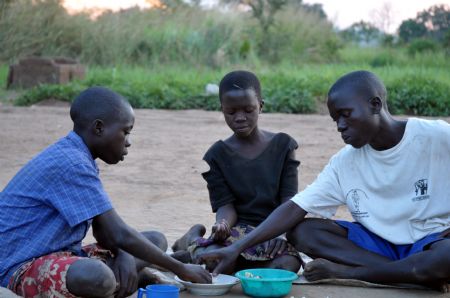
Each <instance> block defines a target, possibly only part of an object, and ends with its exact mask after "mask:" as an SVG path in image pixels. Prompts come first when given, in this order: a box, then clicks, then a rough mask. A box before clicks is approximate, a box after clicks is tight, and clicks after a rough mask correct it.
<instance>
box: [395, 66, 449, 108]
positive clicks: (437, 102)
mask: <svg viewBox="0 0 450 298" xmlns="http://www.w3.org/2000/svg"><path fill="white" fill-rule="evenodd" d="M387 89H388V94H389V100H388V106H389V110H390V111H391V112H392V113H394V114H410V115H411V114H412V115H427V116H448V115H450V97H449V94H450V86H449V85H448V84H447V85H446V84H444V83H442V82H438V81H436V80H434V79H433V78H428V77H421V76H417V75H408V76H404V77H402V78H401V79H397V80H395V81H393V82H391V83H390V84H388V85H387Z"/></svg>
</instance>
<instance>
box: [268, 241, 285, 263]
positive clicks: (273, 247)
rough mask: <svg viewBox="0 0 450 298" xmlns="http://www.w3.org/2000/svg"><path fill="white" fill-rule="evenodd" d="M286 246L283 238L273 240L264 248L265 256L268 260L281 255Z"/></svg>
mask: <svg viewBox="0 0 450 298" xmlns="http://www.w3.org/2000/svg"><path fill="white" fill-rule="evenodd" d="M286 246H287V242H286V240H284V239H283V238H279V237H278V238H275V239H271V240H269V241H268V245H267V247H266V254H267V256H269V257H270V258H272V259H273V258H274V257H275V256H276V255H279V254H281V253H282V252H283V251H284V250H285V249H286Z"/></svg>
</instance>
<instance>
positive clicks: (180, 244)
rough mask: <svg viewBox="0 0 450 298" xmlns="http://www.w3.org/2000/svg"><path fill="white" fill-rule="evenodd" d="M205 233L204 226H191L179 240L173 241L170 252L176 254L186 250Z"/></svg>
mask: <svg viewBox="0 0 450 298" xmlns="http://www.w3.org/2000/svg"><path fill="white" fill-rule="evenodd" d="M205 233H206V228H205V226H204V225H201V224H196V225H194V226H192V227H191V228H190V229H189V231H187V232H186V234H184V235H183V236H182V237H181V238H180V239H178V240H177V241H175V243H174V244H173V245H172V250H173V251H174V252H177V251H179V250H187V248H188V246H189V245H190V244H191V243H192V241H194V240H195V239H197V238H199V237H203V235H205Z"/></svg>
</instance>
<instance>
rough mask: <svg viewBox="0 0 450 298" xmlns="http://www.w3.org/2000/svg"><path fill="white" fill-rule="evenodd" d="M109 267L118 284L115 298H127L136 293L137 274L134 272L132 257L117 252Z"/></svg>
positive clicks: (120, 251) (134, 263)
mask: <svg viewBox="0 0 450 298" xmlns="http://www.w3.org/2000/svg"><path fill="white" fill-rule="evenodd" d="M110 267H111V269H112V271H113V272H114V276H115V277H116V281H117V283H118V289H117V290H116V294H115V297H118V298H122V297H128V296H130V295H132V294H133V293H134V292H136V290H137V288H138V273H137V271H136V262H135V259H134V257H133V256H132V255H130V254H128V253H126V252H124V251H122V250H119V251H118V253H117V256H116V257H115V258H114V259H112V260H111V265H110Z"/></svg>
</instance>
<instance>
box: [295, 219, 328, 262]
mask: <svg viewBox="0 0 450 298" xmlns="http://www.w3.org/2000/svg"><path fill="white" fill-rule="evenodd" d="M328 225H329V223H328V222H325V221H324V220H323V219H318V218H308V219H305V220H304V221H302V222H301V223H300V224H298V225H297V226H296V227H294V228H293V229H292V230H291V231H289V232H288V233H287V234H286V238H287V240H288V242H289V243H291V244H292V245H293V246H294V247H295V248H296V249H297V250H298V251H301V252H303V253H305V254H307V255H310V256H313V255H314V254H315V253H316V252H317V251H318V250H320V246H321V243H322V242H323V241H321V237H324V235H323V234H324V231H325V230H327V226H328Z"/></svg>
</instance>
